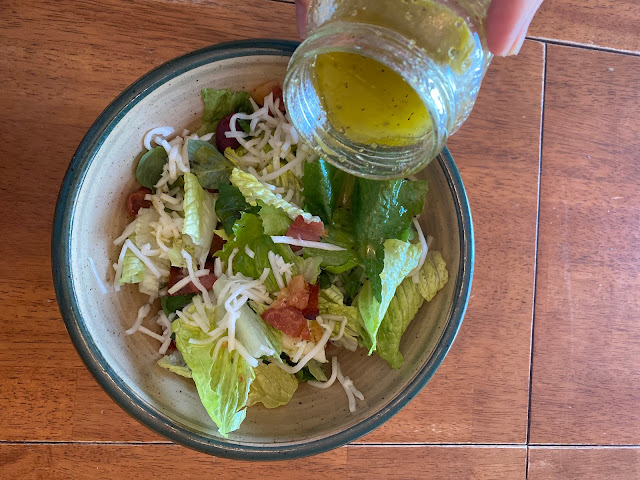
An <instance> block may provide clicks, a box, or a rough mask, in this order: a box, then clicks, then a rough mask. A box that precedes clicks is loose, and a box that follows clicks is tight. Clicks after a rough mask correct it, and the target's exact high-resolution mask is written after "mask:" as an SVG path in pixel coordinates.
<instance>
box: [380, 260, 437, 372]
mask: <svg viewBox="0 0 640 480" xmlns="http://www.w3.org/2000/svg"><path fill="white" fill-rule="evenodd" d="M448 277H449V273H448V272H447V267H446V264H445V262H444V259H443V258H442V255H441V254H440V252H437V251H430V252H429V253H428V254H427V258H426V260H425V262H424V265H423V266H422V268H421V269H420V277H419V282H418V283H417V284H415V283H413V279H412V278H410V277H408V278H406V279H405V280H404V281H403V282H402V283H401V284H400V286H399V287H398V288H397V289H396V293H395V295H394V296H393V299H392V300H391V303H390V304H389V308H388V309H387V313H386V314H385V316H384V319H383V320H382V323H381V324H380V329H379V330H378V345H377V347H376V353H377V354H378V355H379V356H380V357H382V358H383V359H385V360H386V361H387V362H389V365H391V367H393V368H395V369H397V368H400V366H401V365H402V362H403V361H404V359H403V357H402V354H401V353H400V340H401V338H402V335H403V334H404V332H405V331H406V329H407V327H408V326H409V324H410V323H411V320H413V318H414V317H415V316H416V314H417V313H418V310H419V309H420V307H421V306H422V303H423V302H424V301H425V300H426V301H428V302H429V301H431V300H432V299H433V297H434V296H435V294H436V293H437V292H438V291H439V290H441V289H442V288H443V287H444V286H445V285H446V283H447V280H448Z"/></svg>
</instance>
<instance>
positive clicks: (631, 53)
mask: <svg viewBox="0 0 640 480" xmlns="http://www.w3.org/2000/svg"><path fill="white" fill-rule="evenodd" d="M271 1H278V0H271ZM525 38H526V39H527V40H533V41H536V42H541V43H545V44H547V45H557V46H561V47H570V48H577V49H580V50H591V51H595V52H605V53H615V54H618V55H628V56H632V57H640V51H636V50H624V49H620V48H613V47H604V46H601V45H589V44H586V43H580V42H572V41H571V40H555V39H553V38H546V37H538V36H533V35H532V36H526V37H525Z"/></svg>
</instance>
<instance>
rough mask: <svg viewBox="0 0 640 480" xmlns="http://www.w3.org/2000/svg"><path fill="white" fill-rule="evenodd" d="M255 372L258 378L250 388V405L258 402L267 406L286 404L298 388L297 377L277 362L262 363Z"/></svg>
mask: <svg viewBox="0 0 640 480" xmlns="http://www.w3.org/2000/svg"><path fill="white" fill-rule="evenodd" d="M254 372H255V375H256V378H255V380H254V381H253V383H252V384H251V389H250V390H249V401H248V402H247V406H248V407H250V406H252V405H255V404H256V403H262V404H263V405H264V406H265V407H267V408H276V407H279V406H281V405H286V404H287V403H289V401H290V400H291V397H293V394H294V393H295V392H296V390H297V388H298V380H296V377H295V376H294V375H291V374H290V373H287V372H285V371H284V370H282V369H281V368H280V367H278V366H277V365H276V364H275V363H270V364H268V365H265V364H260V365H258V367H257V368H256V369H255V370H254Z"/></svg>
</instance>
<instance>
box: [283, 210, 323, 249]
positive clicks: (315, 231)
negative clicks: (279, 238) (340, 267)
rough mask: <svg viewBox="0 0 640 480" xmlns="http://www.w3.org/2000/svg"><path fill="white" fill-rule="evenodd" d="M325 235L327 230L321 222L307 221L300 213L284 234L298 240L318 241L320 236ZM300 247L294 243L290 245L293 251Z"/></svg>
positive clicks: (320, 238)
mask: <svg viewBox="0 0 640 480" xmlns="http://www.w3.org/2000/svg"><path fill="white" fill-rule="evenodd" d="M326 235H327V231H326V230H325V228H324V224H323V223H322V222H311V223H307V222H305V221H304V217H303V216H302V215H298V216H297V217H296V219H295V220H294V221H293V223H292V224H291V225H289V230H287V233H286V236H287V237H292V238H297V239H299V240H307V241H309V242H319V241H320V240H322V237H324V236H326ZM301 248H302V247H298V246H296V245H292V246H291V250H293V251H294V252H295V251H297V250H300V249H301Z"/></svg>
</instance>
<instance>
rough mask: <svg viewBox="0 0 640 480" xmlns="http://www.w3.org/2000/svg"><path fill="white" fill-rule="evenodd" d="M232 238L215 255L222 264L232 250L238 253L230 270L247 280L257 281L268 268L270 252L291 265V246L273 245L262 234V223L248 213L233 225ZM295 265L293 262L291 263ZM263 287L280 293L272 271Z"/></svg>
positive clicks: (267, 237) (292, 260) (268, 238)
mask: <svg viewBox="0 0 640 480" xmlns="http://www.w3.org/2000/svg"><path fill="white" fill-rule="evenodd" d="M233 233H234V234H235V238H233V239H232V240H230V241H228V242H227V243H226V244H225V245H224V247H223V248H222V250H220V251H219V252H216V256H218V257H220V259H221V260H222V261H223V262H226V261H227V260H228V259H229V256H230V255H231V252H233V250H234V249H235V248H237V249H238V253H237V254H236V255H235V256H234V257H233V268H234V271H236V272H240V273H242V274H243V275H246V276H247V277H251V278H259V277H260V275H262V272H263V271H264V269H265V268H271V262H269V257H268V254H269V252H270V251H271V252H273V253H274V254H276V255H280V256H281V257H282V258H283V260H284V261H285V262H287V263H294V262H295V260H294V259H295V258H296V256H295V255H294V253H293V251H292V250H291V247H290V246H289V245H285V244H282V243H278V244H276V243H273V240H271V237H270V236H268V235H265V234H264V229H263V227H262V221H261V220H260V218H259V217H258V216H257V215H254V214H252V213H243V214H242V217H241V218H240V220H238V221H236V223H235V224H234V226H233ZM245 246H248V247H249V248H250V249H251V250H252V251H253V253H254V258H251V257H250V256H249V255H248V254H247V253H246V251H245ZM294 266H295V263H294ZM265 286H266V287H267V290H269V292H271V293H273V292H277V291H279V290H280V288H279V287H278V283H277V282H276V279H275V277H274V276H273V272H270V273H269V276H268V277H267V279H266V280H265Z"/></svg>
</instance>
